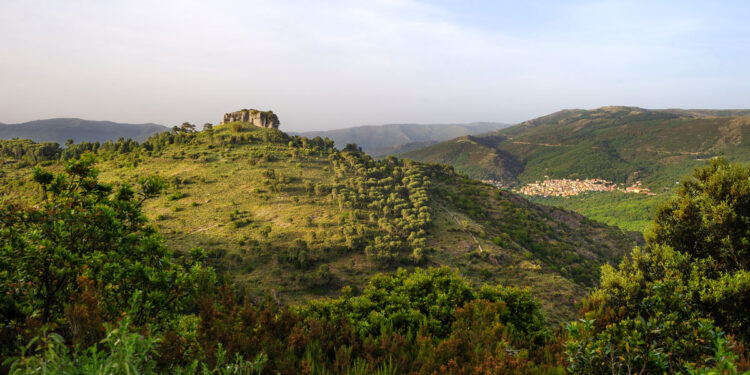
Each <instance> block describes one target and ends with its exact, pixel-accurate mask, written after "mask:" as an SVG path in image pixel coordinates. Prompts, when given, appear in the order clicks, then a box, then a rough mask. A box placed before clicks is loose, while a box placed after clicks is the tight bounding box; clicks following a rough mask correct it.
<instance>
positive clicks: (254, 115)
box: [221, 109, 280, 129]
mask: <svg viewBox="0 0 750 375" xmlns="http://www.w3.org/2000/svg"><path fill="white" fill-rule="evenodd" d="M230 122H246V123H249V124H251V125H255V126H258V127H261V128H273V129H278V128H279V125H280V122H279V116H276V114H275V113H273V111H259V110H257V109H243V110H240V111H237V112H230V113H226V114H224V119H222V120H221V123H222V124H226V123H230Z"/></svg>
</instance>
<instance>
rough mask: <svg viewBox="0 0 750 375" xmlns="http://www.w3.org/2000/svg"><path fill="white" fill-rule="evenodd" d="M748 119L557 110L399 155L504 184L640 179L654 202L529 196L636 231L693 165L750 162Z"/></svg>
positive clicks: (721, 114) (724, 114)
mask: <svg viewBox="0 0 750 375" xmlns="http://www.w3.org/2000/svg"><path fill="white" fill-rule="evenodd" d="M747 114H748V111H747V110H723V111H722V110H676V109H670V110H646V109H642V108H635V107H603V108H599V109H596V110H564V111H560V112H556V113H553V114H551V115H548V116H544V117H540V118H537V119H534V120H530V121H527V122H524V123H521V124H519V125H516V126H513V127H510V128H507V129H502V130H500V131H497V132H495V133H491V134H487V135H480V136H471V137H461V138H456V139H453V140H450V141H447V142H443V143H440V144H436V145H432V146H429V147H426V148H422V149H419V150H415V151H410V152H406V153H404V154H402V156H404V157H408V158H412V159H415V160H420V161H425V162H440V163H446V164H450V165H453V166H455V168H456V169H457V170H458V171H461V172H464V173H467V174H468V175H469V176H471V177H474V178H482V179H485V178H487V179H495V180H500V181H502V182H503V183H504V184H506V185H510V186H518V185H522V184H526V183H529V182H534V181H539V180H543V179H544V178H545V176H549V177H550V178H569V179H575V178H581V179H584V178H603V179H606V180H610V181H614V182H617V183H624V184H630V183H632V182H635V181H641V182H642V183H643V185H644V186H646V187H649V188H651V190H652V191H654V192H656V193H657V195H658V197H657V198H643V197H638V196H632V195H631V196H627V197H621V196H620V195H621V194H620V193H603V194H596V195H589V196H585V197H578V198H575V199H573V198H571V199H564V198H561V199H546V198H545V199H542V198H539V199H536V198H535V199H536V200H537V201H538V202H544V203H553V204H557V205H560V206H562V207H565V208H569V209H580V210H581V212H583V213H585V214H586V215H588V216H591V217H594V218H597V219H599V220H603V221H605V222H608V223H619V224H621V225H622V226H623V227H624V228H627V229H635V228H641V227H642V226H643V225H642V224H643V223H644V222H646V221H648V220H650V218H651V217H652V215H653V210H652V209H651V208H652V207H654V206H655V205H656V203H655V202H661V201H664V200H665V199H666V197H668V196H669V194H670V192H671V191H672V189H673V188H674V187H675V186H676V183H677V182H679V181H680V178H681V177H680V176H683V175H686V174H688V173H689V172H690V171H692V170H693V168H695V167H696V166H700V165H703V164H705V163H706V162H707V160H709V159H711V158H712V157H715V156H723V157H725V158H727V159H729V160H730V161H741V162H748V161H750V147H749V146H748V143H747V142H745V141H744V140H745V139H747V138H748V137H749V136H750V117H747V116H746V115H747ZM603 197H604V198H603ZM639 201H648V203H646V204H645V206H643V207H646V208H647V209H646V210H640V211H641V213H642V214H638V215H619V214H620V213H623V212H625V211H628V210H629V208H628V207H629V206H632V205H633V204H637V203H635V202H639ZM613 202H614V203H613ZM598 203H602V205H599V204H598ZM631 213H632V212H631ZM625 217H629V219H628V218H625Z"/></svg>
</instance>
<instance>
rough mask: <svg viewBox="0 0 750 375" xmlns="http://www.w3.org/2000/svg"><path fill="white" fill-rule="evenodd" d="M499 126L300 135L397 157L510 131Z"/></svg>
mask: <svg viewBox="0 0 750 375" xmlns="http://www.w3.org/2000/svg"><path fill="white" fill-rule="evenodd" d="M508 126H510V125H508V124H502V123H496V122H475V123H470V124H429V125H424V124H387V125H365V126H357V127H353V128H345V129H336V130H327V131H312V132H304V133H297V134H299V135H301V136H304V137H308V138H314V137H316V136H320V137H322V138H326V137H327V138H330V139H332V140H333V141H334V142H335V143H336V145H337V146H338V147H339V148H341V147H343V146H345V145H346V144H347V143H356V144H357V145H358V146H360V147H362V149H363V150H364V151H365V152H367V153H370V154H372V155H374V156H385V155H395V154H399V153H403V152H407V151H410V150H414V149H418V148H421V147H425V146H429V145H432V144H435V143H438V142H441V141H445V140H448V139H452V138H456V137H460V136H462V135H467V134H481V133H487V132H491V131H495V130H498V129H502V128H505V127H508Z"/></svg>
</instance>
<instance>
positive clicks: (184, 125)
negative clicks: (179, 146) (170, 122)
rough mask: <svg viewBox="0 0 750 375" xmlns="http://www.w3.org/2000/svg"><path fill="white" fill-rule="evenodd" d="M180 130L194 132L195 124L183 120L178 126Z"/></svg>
mask: <svg viewBox="0 0 750 375" xmlns="http://www.w3.org/2000/svg"><path fill="white" fill-rule="evenodd" d="M180 131H182V132H183V133H195V125H193V124H191V123H189V122H183V123H182V125H181V126H180Z"/></svg>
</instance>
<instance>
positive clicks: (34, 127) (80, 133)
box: [0, 117, 169, 144]
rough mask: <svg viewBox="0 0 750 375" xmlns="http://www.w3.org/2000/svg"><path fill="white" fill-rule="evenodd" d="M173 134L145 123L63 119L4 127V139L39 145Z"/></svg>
mask: <svg viewBox="0 0 750 375" xmlns="http://www.w3.org/2000/svg"><path fill="white" fill-rule="evenodd" d="M165 130H169V128H167V127H166V126H163V125H159V124H154V123H144V124H131V123H119V122H114V121H106V120H103V121H97V120H86V119H81V118H74V117H60V118H52V119H44V120H34V121H28V122H24V123H18V124H3V123H0V139H12V138H19V139H31V140H32V141H35V142H57V143H59V144H64V143H65V142H66V141H67V140H68V139H73V140H74V142H106V141H109V140H115V139H117V138H120V137H123V138H131V139H134V140H137V141H145V140H146V139H147V138H148V137H150V136H151V135H153V134H155V133H158V132H162V131H165Z"/></svg>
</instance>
